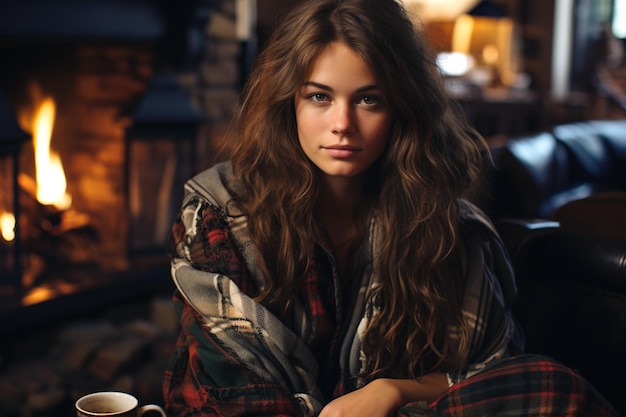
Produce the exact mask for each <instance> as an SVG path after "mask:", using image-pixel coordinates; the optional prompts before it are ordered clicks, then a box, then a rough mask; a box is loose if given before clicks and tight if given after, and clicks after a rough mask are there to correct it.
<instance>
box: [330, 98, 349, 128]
mask: <svg viewBox="0 0 626 417" xmlns="http://www.w3.org/2000/svg"><path fill="white" fill-rule="evenodd" d="M353 130H354V121H353V114H352V108H351V107H350V105H349V104H339V103H337V104H336V105H335V108H334V109H333V119H332V131H333V133H335V134H339V135H346V134H350V133H351V132H352V131H353Z"/></svg>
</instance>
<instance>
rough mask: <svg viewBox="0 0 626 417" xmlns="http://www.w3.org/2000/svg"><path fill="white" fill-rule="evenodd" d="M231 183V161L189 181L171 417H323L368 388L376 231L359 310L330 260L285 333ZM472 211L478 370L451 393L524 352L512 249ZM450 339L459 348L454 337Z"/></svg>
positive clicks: (472, 362)
mask: <svg viewBox="0 0 626 417" xmlns="http://www.w3.org/2000/svg"><path fill="white" fill-rule="evenodd" d="M231 175H232V172H231V167H230V165H229V164H227V163H225V164H219V165H217V166H216V167H214V168H212V169H210V170H207V171H205V172H203V173H201V174H200V175H199V176H197V177H196V178H194V179H192V180H191V181H189V182H188V183H187V185H186V191H187V194H186V198H185V201H184V202H183V208H182V209H181V212H180V215H179V218H178V220H177V221H176V222H175V224H174V226H173V228H172V242H171V252H172V254H173V257H172V277H173V279H174V282H175V284H176V287H177V289H178V291H177V294H176V296H175V299H176V300H177V308H178V312H179V315H180V317H181V325H182V330H181V333H180V337H179V340H178V343H177V348H176V352H175V354H174V357H173V359H172V361H171V366H170V369H168V370H167V371H166V374H165V382H164V396H165V401H166V407H167V408H168V413H169V414H170V415H171V416H172V417H174V416H187V415H189V416H190V415H193V416H205V415H207V416H208V415H219V416H229V417H233V416H239V415H276V416H278V415H281V416H283V415H284V416H301V415H302V416H314V415H316V414H317V413H319V411H320V410H321V408H322V407H323V405H324V404H325V403H326V402H327V401H329V400H330V399H332V398H333V397H336V396H338V395H341V394H343V393H345V392H348V391H351V390H354V389H357V388H359V387H360V386H361V385H362V384H363V381H360V380H359V379H358V378H357V377H356V375H358V374H359V373H360V371H361V366H362V355H363V352H362V350H361V337H362V335H363V332H364V330H365V328H366V327H367V323H368V320H369V318H370V317H371V316H372V315H373V314H377V310H376V306H375V305H373V303H372V301H371V299H370V297H368V295H369V294H370V292H371V290H372V288H374V287H375V286H376V285H378V277H377V275H376V257H375V256H374V254H375V253H376V245H377V236H378V231H377V227H376V223H375V221H373V222H372V225H371V233H370V244H369V246H368V248H367V250H366V252H367V253H365V254H364V256H366V257H367V258H366V259H370V260H371V262H368V263H367V265H369V267H368V269H366V270H365V272H364V273H363V275H362V277H361V280H360V285H358V288H356V289H355V296H354V297H353V299H355V300H356V301H354V308H351V309H349V310H350V311H346V310H347V309H345V308H344V306H343V301H344V300H345V298H344V297H343V296H342V294H341V285H340V284H339V283H338V278H337V276H336V273H334V269H333V267H332V265H327V264H325V262H324V260H326V263H327V262H328V258H327V257H326V258H324V257H320V262H319V265H317V269H316V270H315V271H314V273H313V274H312V276H310V277H304V279H303V285H302V290H301V291H300V293H299V297H298V298H297V300H295V307H294V313H293V319H292V320H291V321H290V323H289V325H286V324H285V323H283V322H282V321H281V320H279V319H278V318H276V317H275V316H274V315H272V314H271V312H269V311H268V310H267V309H266V308H265V307H263V306H262V305H261V304H258V303H256V302H255V301H254V300H253V299H252V297H251V295H252V294H255V293H256V292H257V291H258V290H259V289H260V288H261V287H262V286H263V277H262V275H261V274H260V272H259V270H258V267H257V262H256V252H255V248H254V247H253V245H252V244H251V242H250V240H249V239H248V236H247V234H246V219H245V216H243V214H242V213H241V212H240V211H239V209H238V208H237V207H236V205H234V204H233V203H232V200H231V197H230V195H229V193H228V191H227V188H226V187H224V184H225V183H226V182H227V181H228V179H229V178H230V177H231ZM463 207H464V213H463V215H464V218H465V219H466V221H468V222H471V223H472V224H473V225H474V227H473V230H475V233H473V234H472V235H471V236H469V239H471V241H470V242H469V245H468V247H470V248H472V251H473V253H472V254H471V255H472V256H471V261H472V262H471V264H470V268H469V274H468V276H467V277H466V282H467V284H466V292H465V298H464V303H463V310H464V314H465V316H466V318H467V319H468V320H470V321H471V322H472V323H473V324H474V329H475V333H474V334H473V337H472V339H471V345H470V347H469V349H468V350H467V352H465V354H466V358H467V363H468V364H469V365H468V366H467V367H466V368H464V369H459V370H457V371H455V372H451V373H449V375H448V378H449V382H450V385H451V387H452V388H455V387H461V386H462V385H460V384H461V382H462V381H465V380H467V381H470V380H473V379H474V377H472V375H480V374H481V373H482V372H486V370H488V369H490V366H493V364H495V363H499V362H500V361H502V360H503V359H504V358H506V357H507V356H508V355H509V353H510V352H519V351H520V343H519V339H518V338H516V337H514V336H515V335H516V326H515V324H514V322H513V319H512V317H511V315H510V312H509V309H508V306H509V304H510V303H511V301H512V299H513V298H514V296H515V284H514V280H513V275H512V272H511V270H510V266H509V262H508V258H507V256H506V252H505V251H504V249H503V247H502V244H501V242H500V240H499V238H498V237H497V234H496V233H495V231H494V230H493V228H492V226H491V224H490V223H489V221H488V220H487V219H485V218H484V216H483V215H482V213H480V211H479V210H477V209H475V208H474V207H473V206H471V205H470V204H469V203H466V204H464V205H463ZM449 330H450V332H449V334H450V339H451V340H452V341H453V340H454V338H455V337H456V334H457V332H456V330H455V329H449ZM479 385H480V384H479ZM471 386H472V387H474V385H471ZM452 388H451V389H452ZM453 392H456V391H455V390H453V391H450V394H451V395H450V396H449V398H453V395H452V394H453ZM478 392H479V391H478ZM474 398H476V396H475V397H474ZM437 404H444V402H442V400H440V401H438V402H436V403H434V404H432V405H430V406H429V407H426V408H425V409H424V408H423V407H422V405H420V404H414V405H411V406H407V407H405V408H404V409H402V410H401V411H400V413H401V415H411V416H413V415H415V416H418V415H431V414H423V412H424V411H423V410H430V411H428V412H434V411H433V410H436V407H435V406H436V405H437ZM402 413H405V414H402ZM406 413H408V414H406ZM420 413H422V414H420ZM432 415H437V414H432ZM442 415H445V414H442ZM459 415H460V416H466V415H468V416H469V415H482V414H471V412H470V413H469V414H459ZM518 415H525V414H518Z"/></svg>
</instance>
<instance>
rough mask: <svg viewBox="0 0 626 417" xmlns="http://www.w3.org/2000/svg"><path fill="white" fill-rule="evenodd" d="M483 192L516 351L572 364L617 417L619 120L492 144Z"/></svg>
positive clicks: (624, 162)
mask: <svg viewBox="0 0 626 417" xmlns="http://www.w3.org/2000/svg"><path fill="white" fill-rule="evenodd" d="M492 155H493V162H494V167H493V168H492V169H491V170H490V171H489V172H488V175H487V178H488V179H489V181H488V182H487V187H488V188H487V190H486V191H487V198H485V199H484V200H482V202H481V204H482V205H483V208H484V209H485V211H486V212H487V213H488V214H489V215H490V216H491V217H492V219H493V220H494V223H495V224H496V227H497V228H498V229H499V232H500V234H501V236H502V238H503V240H504V242H505V244H506V246H507V248H508V250H509V252H510V255H511V259H512V262H513V267H514V269H515V271H516V274H517V280H518V287H519V299H518V302H517V304H516V306H515V312H516V315H517V318H518V320H519V321H520V323H521V325H522V327H523V329H524V332H525V335H526V350H527V351H528V352H531V353H540V354H545V355H549V356H551V357H554V358H556V359H557V360H560V361H561V362H563V363H565V364H567V365H568V366H570V367H572V368H574V369H576V370H578V371H579V372H580V373H581V374H582V375H583V376H585V377H586V378H587V379H588V380H589V381H590V382H591V383H592V384H593V385H594V386H595V387H596V388H598V390H599V391H600V392H601V393H602V394H603V395H604V396H605V397H606V398H607V399H608V400H609V401H610V402H611V403H612V404H613V405H614V406H615V407H616V409H617V410H618V411H619V412H620V413H621V414H622V415H626V378H625V375H626V119H625V120H594V121H588V122H581V123H572V124H563V125H559V126H556V127H554V128H553V129H551V130H550V131H545V132H540V133H536V134H532V135H527V136H523V137H516V138H511V139H510V140H508V141H506V142H505V143H504V144H503V145H501V146H499V147H497V148H495V147H494V148H493V149H492Z"/></svg>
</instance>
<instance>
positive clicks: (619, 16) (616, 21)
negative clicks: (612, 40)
mask: <svg viewBox="0 0 626 417" xmlns="http://www.w3.org/2000/svg"><path fill="white" fill-rule="evenodd" d="M612 26H613V34H614V35H615V36H616V37H618V38H622V39H624V38H626V0H614V1H613V23H612Z"/></svg>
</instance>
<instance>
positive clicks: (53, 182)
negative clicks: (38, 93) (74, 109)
mask: <svg viewBox="0 0 626 417" xmlns="http://www.w3.org/2000/svg"><path fill="white" fill-rule="evenodd" d="M55 114H56V106H55V104H54V101H53V100H52V99H51V98H49V97H48V98H45V99H44V100H43V101H42V102H41V104H40V106H39V108H38V109H37V112H36V114H35V119H34V124H33V143H34V148H35V167H36V170H37V172H36V178H37V200H38V201H39V202H40V203H41V204H47V205H54V206H55V207H56V208H58V209H60V210H64V209H68V208H69V207H70V205H71V203H72V200H71V197H70V196H69V194H67V193H66V188H67V181H66V179H65V172H64V171H63V165H62V164H61V158H60V157H59V155H58V154H57V153H55V152H53V151H51V149H50V141H51V139H52V127H53V126H54V117H55Z"/></svg>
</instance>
